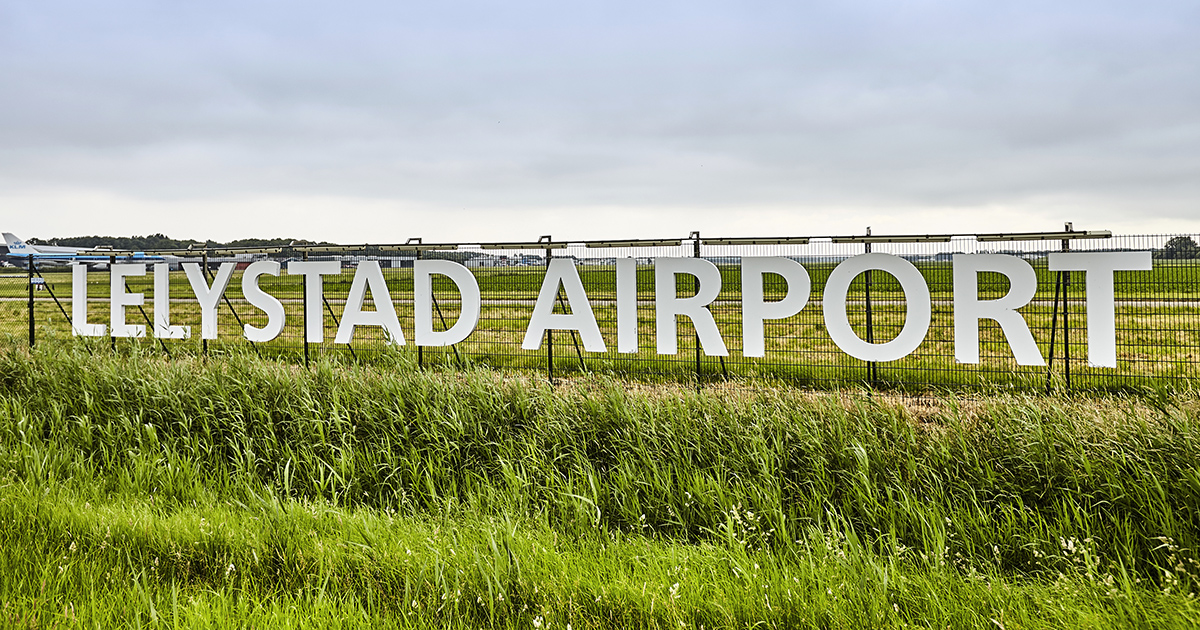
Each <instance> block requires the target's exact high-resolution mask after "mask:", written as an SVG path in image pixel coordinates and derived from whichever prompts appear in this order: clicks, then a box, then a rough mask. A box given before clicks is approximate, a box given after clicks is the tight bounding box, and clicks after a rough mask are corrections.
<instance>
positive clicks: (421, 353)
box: [412, 247, 433, 370]
mask: <svg viewBox="0 0 1200 630" xmlns="http://www.w3.org/2000/svg"><path fill="white" fill-rule="evenodd" d="M418 260H421V248H420V247H418V248H416V251H415V252H414V254H413V270H412V271H413V291H414V293H413V306H414V307H415V306H416V304H417V295H416V293H415V291H416V289H417V284H416V278H417V261H418ZM432 292H433V291H432V288H431V290H430V293H432ZM413 322H414V323H415V322H416V314H415V313H414V316H413ZM413 343H416V344H417V369H418V370H423V369H425V347H424V346H422V345H421V344H419V343H417V336H416V334H415V333H414V334H413Z"/></svg>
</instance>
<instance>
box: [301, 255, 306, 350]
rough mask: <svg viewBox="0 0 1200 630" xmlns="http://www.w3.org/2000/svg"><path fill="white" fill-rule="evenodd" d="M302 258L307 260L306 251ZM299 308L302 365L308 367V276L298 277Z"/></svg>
mask: <svg viewBox="0 0 1200 630" xmlns="http://www.w3.org/2000/svg"><path fill="white" fill-rule="evenodd" d="M301 258H302V259H303V260H306V261H307V260H308V252H307V251H306V252H304V253H303V254H302V255H301ZM300 308H301V309H302V311H301V317H302V318H303V319H304V325H303V326H301V327H300V328H301V330H302V331H303V332H302V333H301V334H302V335H303V336H304V367H306V368H307V367H308V276H301V277H300Z"/></svg>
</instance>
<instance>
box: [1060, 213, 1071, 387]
mask: <svg viewBox="0 0 1200 630" xmlns="http://www.w3.org/2000/svg"><path fill="white" fill-rule="evenodd" d="M1064 231H1066V232H1074V231H1075V228H1074V226H1073V225H1072V224H1071V223H1067V224H1066V226H1064ZM1062 250H1063V251H1064V252H1067V251H1070V250H1071V241H1070V239H1065V238H1064V239H1063V240H1062ZM1059 273H1061V274H1063V370H1064V372H1065V373H1066V377H1067V392H1068V393H1070V391H1071V319H1070V312H1071V293H1070V289H1071V272H1070V271H1060V272H1059Z"/></svg>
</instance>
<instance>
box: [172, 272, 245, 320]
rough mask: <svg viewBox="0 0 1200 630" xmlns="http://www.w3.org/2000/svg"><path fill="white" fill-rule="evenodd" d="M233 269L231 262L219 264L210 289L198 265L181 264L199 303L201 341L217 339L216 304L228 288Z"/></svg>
mask: <svg viewBox="0 0 1200 630" xmlns="http://www.w3.org/2000/svg"><path fill="white" fill-rule="evenodd" d="M234 267H236V265H234V264H233V263H231V262H227V263H221V267H220V268H219V269H217V276H216V277H215V278H213V283H212V287H211V288H209V286H208V281H207V280H205V279H204V274H203V273H201V271H200V265H199V263H183V270H184V271H185V272H187V278H188V282H189V283H191V285H192V293H194V294H195V295H196V301H197V302H199V303H200V338H201V339H216V338H217V304H219V303H220V301H221V296H222V295H224V294H225V287H228V286H229V279H230V278H231V277H233V269H234Z"/></svg>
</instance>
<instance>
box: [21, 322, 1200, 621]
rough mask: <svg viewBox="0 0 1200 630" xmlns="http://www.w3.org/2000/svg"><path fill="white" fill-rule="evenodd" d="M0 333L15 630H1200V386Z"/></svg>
mask: <svg viewBox="0 0 1200 630" xmlns="http://www.w3.org/2000/svg"><path fill="white" fill-rule="evenodd" d="M92 352H93V353H92V354H89V353H88V352H87V351H85V350H84V349H83V347H82V346H81V345H80V344H77V343H72V342H69V341H63V340H60V341H50V342H45V343H43V344H41V345H40V346H39V347H38V349H36V350H35V351H34V352H33V353H32V354H29V351H28V350H27V349H25V348H23V347H21V346H20V345H19V344H14V343H10V344H7V345H6V347H5V349H4V350H3V351H2V352H0V523H2V524H3V525H2V526H0V546H2V548H3V549H4V553H3V554H0V576H3V579H2V580H0V620H2V621H0V623H2V624H3V625H5V626H6V627H67V628H70V627H113V626H130V627H134V626H136V627H164V628H175V627H221V628H225V627H255V628H276V627H289V628H290V627H328V628H342V627H345V628H350V627H480V626H494V627H521V628H566V627H568V625H569V626H570V627H571V628H630V627H655V628H702V627H703V628H720V627H780V628H784V627H787V628H792V627H813V628H859V627H883V628H903V627H930V628H946V627H950V628H1034V627H1037V628H1063V627H1106V628H1107V627H1144V628H1169V627H1194V626H1196V625H1198V624H1200V604H1197V602H1196V600H1195V593H1196V592H1197V590H1198V589H1200V558H1198V555H1197V552H1196V550H1197V545H1198V544H1200V473H1198V472H1197V469H1196V467H1195V463H1196V461H1198V458H1200V424H1198V423H1197V417H1198V416H1197V411H1198V410H1200V400H1198V399H1197V398H1196V397H1195V395H1193V394H1190V393H1186V392H1183V393H1174V394H1167V393H1164V392H1162V391H1158V392H1150V391H1147V392H1146V393H1144V394H1142V395H1140V396H1131V395H1124V396H1108V397H1093V398H1081V399H1064V398H1040V397H1026V396H1019V395H1011V394H995V395H991V396H986V397H978V398H967V399H960V398H947V399H931V398H927V399H895V400H889V399H882V398H879V397H878V396H876V397H874V398H870V397H867V396H866V395H865V394H864V393H862V392H854V391H847V392H841V393H828V394H812V393H807V392H803V391H798V390H794V389H774V388H770V387H767V386H764V385H758V386H726V387H714V388H707V389H705V390H704V391H703V392H693V391H692V390H690V389H687V388H679V387H673V386H656V385H641V386H632V387H631V386H629V385H628V384H626V383H618V382H615V381H613V380H611V379H608V378H606V377H602V376H589V377H586V378H579V379H574V380H571V381H568V382H566V383H565V384H563V385H562V386H560V387H558V388H551V387H549V386H548V385H546V384H544V383H541V382H538V381H534V380H530V379H528V378H524V377H521V376H519V375H513V374H511V373H505V372H495V371H486V370H472V369H465V370H464V369H455V370H440V369H435V370H418V369H416V366H415V365H413V363H412V361H411V357H410V356H408V355H405V354H401V353H396V354H390V355H385V356H382V357H379V358H378V360H377V361H376V362H374V363H373V364H372V365H370V366H364V365H360V364H354V363H350V364H340V363H337V362H330V361H327V360H322V361H318V362H317V363H315V364H314V365H313V366H312V368H311V369H308V370H306V369H303V368H301V367H298V366H297V365H295V364H294V363H291V362H273V361H268V360H259V359H257V358H255V357H254V356H253V355H248V354H245V353H233V354H231V355H230V356H226V357H223V358H222V360H219V361H205V360H203V359H202V358H200V357H192V356H186V357H183V358H177V359H175V360H167V359H164V357H163V355H162V354H161V353H159V352H154V351H150V350H149V349H148V348H147V347H145V346H131V345H121V346H118V352H115V353H114V352H110V351H108V350H107V349H106V347H105V346H100V347H98V348H93V350H92Z"/></svg>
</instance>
